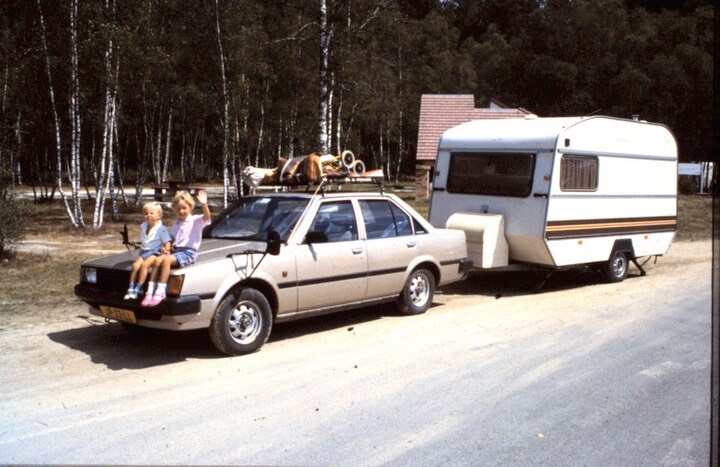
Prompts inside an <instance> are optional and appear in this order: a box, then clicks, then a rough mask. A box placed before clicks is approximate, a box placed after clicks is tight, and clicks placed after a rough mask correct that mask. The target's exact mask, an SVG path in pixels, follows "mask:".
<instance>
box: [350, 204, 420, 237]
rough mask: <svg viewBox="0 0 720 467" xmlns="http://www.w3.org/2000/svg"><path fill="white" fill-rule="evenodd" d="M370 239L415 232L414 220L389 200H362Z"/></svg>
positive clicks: (366, 230)
mask: <svg viewBox="0 0 720 467" xmlns="http://www.w3.org/2000/svg"><path fill="white" fill-rule="evenodd" d="M360 210H361V211H362V214H363V222H364V223H365V232H366V233H367V238H368V239H373V238H389V237H397V236H401V235H412V234H413V220H412V219H411V218H410V216H408V215H407V214H406V213H405V212H404V211H403V210H402V209H400V208H399V207H397V206H396V205H394V204H393V203H391V202H389V201H384V200H377V201H360Z"/></svg>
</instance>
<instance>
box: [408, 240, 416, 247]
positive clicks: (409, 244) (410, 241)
mask: <svg viewBox="0 0 720 467" xmlns="http://www.w3.org/2000/svg"><path fill="white" fill-rule="evenodd" d="M405 244H406V245H407V246H408V248H415V247H416V246H417V241H416V240H408V241H407V243H405Z"/></svg>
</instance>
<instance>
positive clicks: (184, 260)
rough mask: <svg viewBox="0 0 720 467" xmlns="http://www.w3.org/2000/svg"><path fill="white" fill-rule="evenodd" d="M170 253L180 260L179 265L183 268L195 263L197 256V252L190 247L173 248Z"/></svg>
mask: <svg viewBox="0 0 720 467" xmlns="http://www.w3.org/2000/svg"><path fill="white" fill-rule="evenodd" d="M170 254H171V255H173V256H174V257H175V259H176V260H177V262H178V267H181V268H184V267H185V266H189V265H191V264H194V263H195V258H196V257H197V252H196V251H195V250H192V249H190V248H178V249H175V248H173V249H172V251H171V252H170Z"/></svg>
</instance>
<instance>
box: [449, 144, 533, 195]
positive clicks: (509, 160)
mask: <svg viewBox="0 0 720 467" xmlns="http://www.w3.org/2000/svg"><path fill="white" fill-rule="evenodd" d="M534 165H535V155H534V154H493V153H455V154H452V155H451V156H450V171H449V174H448V184H447V190H448V192H450V193H467V194H474V195H495V196H517V197H523V198H524V197H526V196H528V195H529V194H530V189H531V188H532V175H533V167H534Z"/></svg>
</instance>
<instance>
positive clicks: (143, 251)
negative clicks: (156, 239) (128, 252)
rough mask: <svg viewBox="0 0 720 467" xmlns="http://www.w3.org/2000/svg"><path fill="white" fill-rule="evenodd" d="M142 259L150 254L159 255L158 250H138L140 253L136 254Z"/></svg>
mask: <svg viewBox="0 0 720 467" xmlns="http://www.w3.org/2000/svg"><path fill="white" fill-rule="evenodd" d="M138 255H139V256H140V257H141V258H142V259H143V261H144V260H146V259H148V258H149V257H151V256H160V251H159V250H140V253H139V254H138Z"/></svg>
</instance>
